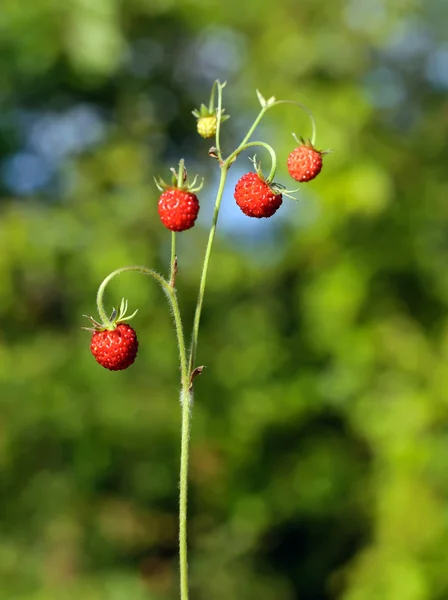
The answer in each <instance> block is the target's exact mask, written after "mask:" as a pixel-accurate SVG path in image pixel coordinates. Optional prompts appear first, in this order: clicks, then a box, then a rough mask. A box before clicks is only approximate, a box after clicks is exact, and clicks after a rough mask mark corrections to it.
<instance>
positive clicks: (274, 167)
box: [225, 142, 277, 183]
mask: <svg viewBox="0 0 448 600" xmlns="http://www.w3.org/2000/svg"><path fill="white" fill-rule="evenodd" d="M253 146H261V147H262V148H265V149H266V150H267V151H268V152H269V154H270V155H271V170H270V171H269V175H268V176H267V178H266V181H267V182H268V183H270V182H271V181H272V180H273V179H274V177H275V172H276V170H277V155H276V154H275V151H274V148H272V146H270V145H269V144H266V143H265V142H248V143H246V144H244V145H243V146H242V145H240V146H239V147H238V148H237V149H236V150H235V151H234V152H232V154H230V155H229V156H228V158H227V159H226V161H225V162H226V163H227V162H228V163H229V164H231V163H232V162H233V160H234V159H235V158H236V157H237V156H238V155H239V154H241V152H244V150H247V148H251V147H253Z"/></svg>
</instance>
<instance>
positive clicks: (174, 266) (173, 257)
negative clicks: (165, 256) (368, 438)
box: [170, 231, 177, 287]
mask: <svg viewBox="0 0 448 600" xmlns="http://www.w3.org/2000/svg"><path fill="white" fill-rule="evenodd" d="M176 275H177V256H176V232H175V231H172V232H171V261H170V286H171V287H174V285H175V283H176Z"/></svg>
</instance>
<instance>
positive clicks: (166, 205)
mask: <svg viewBox="0 0 448 600" xmlns="http://www.w3.org/2000/svg"><path fill="white" fill-rule="evenodd" d="M198 212H199V201H198V197H197V196H196V194H193V193H192V192H188V191H186V190H181V189H178V188H168V189H167V190H165V191H164V192H163V193H162V195H161V196H160V199H159V216H160V219H161V221H162V223H163V224H164V225H165V227H167V228H168V229H170V230H171V231H185V230H186V229H190V228H191V227H193V225H194V223H195V221H196V217H197V216H198Z"/></svg>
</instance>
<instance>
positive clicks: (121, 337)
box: [90, 323, 138, 371]
mask: <svg viewBox="0 0 448 600" xmlns="http://www.w3.org/2000/svg"><path fill="white" fill-rule="evenodd" d="M90 350H91V352H92V354H93V356H94V357H95V360H96V362H97V363H99V364H100V365H101V366H102V367H104V368H106V369H109V371H122V370H123V369H127V368H128V367H129V366H130V365H132V363H133V362H134V360H135V357H136V356H137V351H138V341H137V334H136V333H135V331H134V329H132V327H130V325H128V324H127V323H120V324H119V325H117V326H116V327H115V329H112V330H109V329H103V330H101V331H94V332H93V334H92V341H91V343H90Z"/></svg>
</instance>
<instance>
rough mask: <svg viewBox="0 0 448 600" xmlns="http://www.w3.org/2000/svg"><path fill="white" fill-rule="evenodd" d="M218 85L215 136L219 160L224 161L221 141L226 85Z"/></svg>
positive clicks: (218, 83)
mask: <svg viewBox="0 0 448 600" xmlns="http://www.w3.org/2000/svg"><path fill="white" fill-rule="evenodd" d="M217 85H218V105H217V111H216V114H217V116H218V120H217V123H216V134H215V146H216V150H217V153H218V158H219V160H222V153H221V140H220V135H221V117H222V114H221V111H222V90H223V89H224V87H225V85H226V84H225V83H220V82H219V81H218V82H217Z"/></svg>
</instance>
